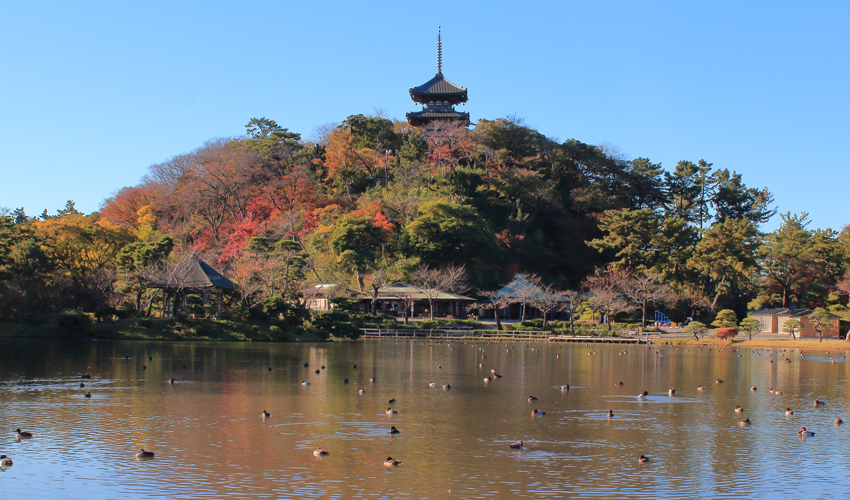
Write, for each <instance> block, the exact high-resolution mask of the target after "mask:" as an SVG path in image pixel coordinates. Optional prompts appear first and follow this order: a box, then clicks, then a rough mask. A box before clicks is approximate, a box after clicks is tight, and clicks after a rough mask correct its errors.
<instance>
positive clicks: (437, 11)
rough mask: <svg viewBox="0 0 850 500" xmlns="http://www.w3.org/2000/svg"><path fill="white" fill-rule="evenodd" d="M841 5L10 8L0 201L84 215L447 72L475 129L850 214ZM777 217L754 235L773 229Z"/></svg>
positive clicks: (0, 83)
mask: <svg viewBox="0 0 850 500" xmlns="http://www.w3.org/2000/svg"><path fill="white" fill-rule="evenodd" d="M848 21H850V2H806V3H802V2H775V1H772V2H701V3H697V2H650V1H643V2H622V1H621V2H603V1H576V2H568V1H558V2H548V3H547V2H527V3H518V2H492V1H488V2H441V1H436V0H432V1H429V2H426V3H422V2H410V3H407V2H291V3H290V2H280V1H253V2H251V1H245V2H211V1H206V2H196V1H185V2H153V1H149V2H5V3H3V4H2V5H0V64H2V67H0V206H5V207H9V208H15V207H21V206H23V207H25V208H26V210H27V212H28V213H29V214H30V215H35V214H38V213H40V212H41V211H42V210H43V209H44V208H47V209H49V210H50V211H51V212H53V211H54V210H55V209H56V208H59V207H61V206H63V205H64V203H65V200H67V199H73V200H75V201H76V202H77V207H78V208H79V209H81V210H83V211H86V212H90V211H93V210H96V209H97V208H98V207H99V205H100V203H101V202H102V201H103V199H104V198H106V197H107V196H109V195H110V194H111V193H113V192H114V191H116V190H117V189H119V188H121V187H122V186H126V185H133V184H136V183H138V181H139V180H140V178H141V177H142V176H143V175H144V174H145V172H146V171H147V167H148V166H149V165H151V164H153V163H158V162H161V161H163V160H165V159H167V158H169V157H171V156H174V155H176V154H180V153H184V152H187V151H190V150H192V149H194V148H196V147H198V146H200V145H201V144H203V142H204V141H206V140H207V139H210V138H213V137H230V136H237V135H240V134H242V133H244V130H245V129H244V125H245V124H246V123H247V122H248V120H249V119H251V118H252V117H261V116H265V117H268V118H272V119H274V120H276V121H277V122H278V123H280V124H281V125H283V126H285V127H288V128H289V129H290V130H293V131H296V132H299V133H301V134H302V135H303V136H304V137H309V136H310V135H311V134H312V132H313V131H314V130H315V129H316V127H318V126H320V125H322V124H326V123H332V122H339V121H341V120H343V119H345V117H346V116H348V115H351V114H357V113H364V114H369V113H372V112H373V111H374V110H375V109H381V110H383V111H384V112H385V113H386V114H387V115H388V116H389V117H391V118H398V119H403V118H404V113H405V112H407V111H413V110H415V109H416V106H414V104H413V103H412V102H411V101H410V98H409V95H408V93H407V89H408V88H409V87H412V86H415V85H419V84H421V83H424V82H425V81H426V80H428V79H429V78H431V77H432V76H433V74H434V73H435V66H436V61H435V59H436V55H435V44H436V31H437V26H442V28H443V47H444V57H443V70H444V74H445V75H446V76H447V78H449V79H450V80H452V81H453V82H454V83H456V84H459V85H462V86H465V87H468V88H469V102H468V103H467V105H466V106H465V107H463V110H464V111H468V112H469V113H470V114H471V115H472V119H473V121H474V120H477V119H478V118H488V119H493V118H499V117H504V116H507V115H517V116H519V117H522V118H524V119H525V121H526V124H527V125H529V126H532V127H534V128H536V129H538V130H539V131H540V132H541V133H543V134H545V135H547V136H549V137H553V138H557V139H560V140H562V141H563V140H565V139H569V138H575V139H578V140H581V141H583V142H587V143H591V144H598V143H602V142H605V143H608V144H611V145H614V146H617V147H619V148H620V150H622V151H623V152H624V153H625V154H627V155H629V156H630V157H636V156H643V157H649V158H650V159H651V160H653V161H656V162H661V163H662V165H663V166H664V167H666V168H668V169H672V168H673V167H674V166H675V164H676V162H678V161H679V160H691V161H694V162H696V161H697V160H699V159H705V160H706V161H708V162H711V163H713V164H714V166H715V167H717V168H728V169H730V170H735V171H737V172H739V173H741V174H742V175H743V179H744V182H745V183H746V184H747V185H749V186H753V187H764V186H767V187H769V188H770V190H771V191H772V192H773V193H774V194H775V196H776V202H777V205H778V208H779V210H780V211H781V212H785V211H791V212H795V213H796V212H800V211H807V212H809V213H810V217H811V219H812V221H813V226H815V227H832V228H834V229H840V228H841V227H843V226H844V225H846V224H847V223H848V222H850V212H849V211H848V209H847V208H846V207H847V206H848V205H847V203H846V202H845V201H844V198H845V196H846V186H848V181H850V169H848V168H847V165H846V163H847V161H846V159H845V158H846V157H845V153H844V151H843V150H844V147H845V146H846V142H847V139H848V137H850V125H849V124H848V123H850V121H848V116H850V92H848V91H847V90H846V88H847V85H848V83H847V82H848V81H850V65H848V63H847V62H848V61H850V57H848V56H850V54H849V53H848V52H850V43H848V37H847V30H846V26H847V25H848ZM778 219H779V218H778V217H776V220H775V221H774V222H773V223H771V224H769V225H768V226H767V227H766V228H765V229H770V228H772V227H775V226H776V225H777V223H778Z"/></svg>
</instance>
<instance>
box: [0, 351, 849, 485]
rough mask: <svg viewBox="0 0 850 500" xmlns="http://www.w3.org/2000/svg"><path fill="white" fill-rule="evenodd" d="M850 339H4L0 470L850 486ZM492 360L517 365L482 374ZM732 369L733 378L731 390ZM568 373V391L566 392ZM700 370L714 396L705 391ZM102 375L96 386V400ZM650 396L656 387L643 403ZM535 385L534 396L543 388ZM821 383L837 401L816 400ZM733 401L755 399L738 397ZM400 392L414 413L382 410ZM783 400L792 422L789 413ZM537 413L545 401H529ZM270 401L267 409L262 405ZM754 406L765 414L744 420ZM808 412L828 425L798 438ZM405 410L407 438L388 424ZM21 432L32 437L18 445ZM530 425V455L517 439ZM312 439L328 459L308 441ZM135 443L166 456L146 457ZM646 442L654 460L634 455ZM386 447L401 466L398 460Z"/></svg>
mask: <svg viewBox="0 0 850 500" xmlns="http://www.w3.org/2000/svg"><path fill="white" fill-rule="evenodd" d="M844 354H845V353H844V352H840V353H839V352H830V353H829V354H824V353H814V352H813V353H812V355H811V356H801V354H800V353H799V352H798V351H794V352H790V351H788V352H781V351H779V350H773V351H770V350H740V351H728V350H725V351H724V350H718V349H710V350H709V349H707V348H703V349H702V350H698V349H695V348H693V347H691V348H684V347H679V348H676V347H672V346H661V347H659V348H655V347H652V348H646V347H644V346H630V347H617V346H602V345H592V346H584V345H542V344H533V345H526V344H520V343H514V344H485V343H452V344H451V345H449V344H446V343H442V344H437V343H435V344H430V343H427V342H422V341H416V342H409V341H400V342H392V341H380V342H378V341H367V342H360V343H353V344H351V343H349V344H318V345H317V344H257V343H253V344H252V343H240V344H225V343H156V342H61V341H44V340H21V339H2V340H0V422H2V424H0V427H2V431H0V454H7V455H9V456H10V457H12V458H13V459H14V462H15V463H14V466H12V467H10V468H7V469H6V470H2V471H0V497H2V498H86V499H88V498H114V497H121V496H128V495H133V496H136V497H142V498H152V497H158V498H245V497H251V498H291V497H308V498H319V497H321V498H357V497H367V496H376V495H380V496H396V495H398V496H407V497H412V498H455V497H456V498H495V497H503V498H504V497H508V496H514V497H524V498H548V497H559V496H565V495H569V496H588V497H611V496H625V497H635V498H658V497H668V498H680V497H683V496H688V497H695V496H697V497H714V498H722V497H730V498H731V497H741V496H749V497H767V496H774V495H781V496H801V495H802V496H810V495H812V494H814V495H817V494H820V493H823V494H827V493H826V492H830V491H832V492H838V491H845V490H846V489H847V487H848V486H850V480H848V479H847V478H846V477H845V474H844V472H845V470H844V469H845V467H844V464H845V463H847V460H848V458H850V451H848V446H847V445H846V442H847V441H848V437H847V435H846V433H847V432H850V428H846V429H845V427H846V426H842V427H839V426H836V425H835V424H834V423H833V420H835V418H836V417H841V418H843V419H845V420H847V419H848V417H850V412H848V410H850V408H848V401H847V400H846V399H845V395H844V393H845V388H846V386H847V372H846V367H847V363H846V360H845V359H844V358H843V357H842V356H844ZM149 357H150V358H152V359H149ZM786 358H788V359H789V361H790V362H786V361H785V359H786ZM771 361H772V362H771ZM833 361H834V363H833ZM304 363H308V364H309V368H305V367H304V366H303V364H304ZM355 364H356V365H357V368H354V365H355ZM322 366H324V367H325V368H324V369H322V368H321V367H322ZM145 367H146V368H145ZM269 368H271V371H270V370H269ZM491 369H495V370H496V371H497V373H499V374H500V375H502V378H496V379H494V380H492V381H490V382H484V379H485V378H486V377H488V376H491ZM315 370H319V373H318V374H316V373H315ZM85 374H90V375H91V380H83V379H82V378H81V377H82V376H83V375H85ZM172 378H174V379H175V380H174V383H173V384H171V383H169V380H170V379H172ZM370 378H374V379H375V382H370ZM718 378H719V379H722V380H724V381H725V382H724V383H719V384H716V383H715V380H716V379H718ZM344 379H349V380H350V383H348V384H345V383H344V382H343V381H344ZM302 381H307V382H310V385H309V386H305V385H302V384H301V382H302ZM432 381H433V382H435V384H436V387H433V388H432V387H429V382H432ZM619 381H623V385H622V386H620V385H617V382H619ZM81 382H82V383H85V387H84V388H83V387H80V383H81ZM444 384H451V389H450V390H444V389H442V388H441V387H442V386H443V385H444ZM566 384H570V389H569V390H562V389H560V388H559V387H560V386H562V385H566ZM699 385H703V386H705V387H706V390H705V391H697V386H699ZM752 386H756V387H757V390H755V391H753V390H751V387H752ZM674 387H675V389H676V392H675V395H673V396H670V395H669V393H668V391H669V389H671V388H674ZM360 388H363V389H365V391H366V392H365V394H362V395H360V394H358V389H360ZM770 389H778V390H781V395H780V396H777V395H775V394H772V393H771V392H770ZM88 390H90V391H91V393H92V397H91V399H87V398H85V397H84V396H83V395H84V394H85V392H86V391H88ZM644 390H646V391H648V392H649V396H648V398H647V399H646V400H644V401H641V400H638V398H637V395H638V394H640V393H641V392H642V391H644ZM531 395H534V396H535V397H537V398H538V399H537V400H536V401H531V402H529V401H528V399H529V396H531ZM393 398H394V399H396V400H397V402H396V403H395V404H392V405H390V403H389V400H390V399H393ZM815 399H819V400H822V401H825V402H826V404H825V405H824V406H822V407H819V408H816V407H815V406H814V404H813V402H814V400H815ZM738 405H740V406H741V407H743V408H744V412H743V413H736V412H735V411H734V408H735V406H738ZM388 406H392V407H393V408H395V409H397V410H398V413H397V414H393V415H387V414H386V410H387V408H388ZM787 407H790V408H791V409H793V411H794V414H793V416H791V417H787V416H786V415H785V409H786V408H787ZM535 408H536V409H539V410H541V411H545V412H546V414H545V415H544V416H538V417H535V416H532V414H531V413H532V410H534V409H535ZM609 409H610V410H612V411H613V413H614V416H613V418H609V417H608V410H609ZM263 410H265V411H267V412H269V413H271V417H268V418H265V419H264V418H262V417H261V414H262V412H263ZM744 418H749V419H750V420H751V421H752V423H753V425H752V426H751V427H747V428H742V427H740V426H739V425H738V422H739V421H740V420H742V419H744ZM803 425H804V426H806V427H807V428H808V429H809V430H813V431H815V432H816V437H813V438H808V439H806V440H802V439H800V437H799V436H798V435H797V430H799V428H800V426H803ZM391 426H395V427H397V428H398V429H399V430H400V431H401V432H400V434H397V435H391V434H390V433H389V430H390V427H391ZM17 427H21V428H22V429H24V430H28V431H31V432H33V433H34V434H35V437H34V438H33V439H25V440H22V441H16V439H15V432H14V429H15V428H17ZM518 439H521V440H523V442H524V446H525V447H524V449H521V450H515V449H511V448H510V447H509V445H510V443H513V442H516V441H517V440H518ZM317 447H322V448H324V449H326V450H328V451H329V452H330V455H328V456H326V457H320V458H317V457H314V456H313V453H312V451H313V450H314V449H316V448H317ZM140 448H144V449H146V450H151V451H154V452H155V453H156V458H155V459H152V460H139V459H137V458H135V456H134V455H135V453H136V452H137V451H138V450H139V449H140ZM641 454H645V455H648V456H649V457H650V458H651V461H650V463H648V464H639V463H638V457H639V456H640V455H641ZM388 456H392V457H394V458H396V459H399V460H401V461H402V462H404V463H403V465H402V466H401V467H397V468H386V467H384V466H383V461H384V460H385V459H386V458H387V457H388Z"/></svg>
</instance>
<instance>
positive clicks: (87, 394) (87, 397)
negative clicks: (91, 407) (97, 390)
mask: <svg viewBox="0 0 850 500" xmlns="http://www.w3.org/2000/svg"><path fill="white" fill-rule="evenodd" d="M83 397H84V398H86V399H91V391H88V392H87V393H85V394H83Z"/></svg>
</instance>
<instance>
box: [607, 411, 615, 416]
mask: <svg viewBox="0 0 850 500" xmlns="http://www.w3.org/2000/svg"><path fill="white" fill-rule="evenodd" d="M608 418H614V411H613V410H608Z"/></svg>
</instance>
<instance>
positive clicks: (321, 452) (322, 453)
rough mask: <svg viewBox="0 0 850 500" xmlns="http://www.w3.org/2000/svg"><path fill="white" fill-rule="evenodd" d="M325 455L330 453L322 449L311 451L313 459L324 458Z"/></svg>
mask: <svg viewBox="0 0 850 500" xmlns="http://www.w3.org/2000/svg"><path fill="white" fill-rule="evenodd" d="M326 455H330V452H328V450H326V449H324V448H316V449H315V450H313V456H314V457H324V456H326Z"/></svg>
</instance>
